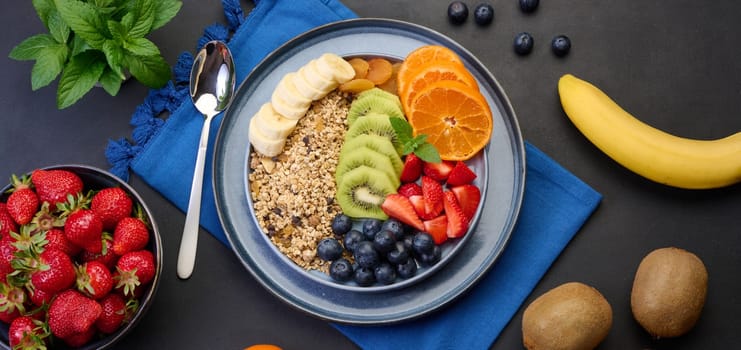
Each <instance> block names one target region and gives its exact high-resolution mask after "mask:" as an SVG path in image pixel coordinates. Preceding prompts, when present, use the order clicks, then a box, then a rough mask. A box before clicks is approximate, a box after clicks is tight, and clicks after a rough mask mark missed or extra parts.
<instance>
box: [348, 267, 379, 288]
mask: <svg viewBox="0 0 741 350" xmlns="http://www.w3.org/2000/svg"><path fill="white" fill-rule="evenodd" d="M353 279H354V280H355V283H357V284H358V285H359V286H361V287H367V286H370V285H372V284H373V283H376V275H375V274H374V273H373V269H371V268H369V267H358V268H357V269H355V274H354V275H353Z"/></svg>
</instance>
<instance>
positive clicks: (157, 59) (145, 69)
mask: <svg viewBox="0 0 741 350" xmlns="http://www.w3.org/2000/svg"><path fill="white" fill-rule="evenodd" d="M125 61H126V66H128V68H129V71H130V72H131V75H133V76H134V77H135V78H136V80H138V81H139V82H141V83H142V84H144V85H146V86H148V87H151V88H161V87H163V86H165V84H167V82H168V81H169V80H170V65H168V64H167V62H166V61H165V59H164V58H162V56H136V55H128V56H125Z"/></svg>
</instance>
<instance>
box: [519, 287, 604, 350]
mask: <svg viewBox="0 0 741 350" xmlns="http://www.w3.org/2000/svg"><path fill="white" fill-rule="evenodd" d="M611 327H612V308H611V307H610V303H608V302H607V300H606V299H605V297H604V296H602V294H601V293H600V292H599V291H598V290H597V289H595V288H593V287H591V286H588V285H586V284H584V283H580V282H569V283H564V284H562V285H560V286H558V287H556V288H553V289H551V290H550V291H548V292H546V293H545V294H543V295H541V296H540V297H538V298H537V299H535V300H534V301H533V302H532V303H530V305H528V307H527V309H525V312H524V314H523V316H522V341H523V343H524V345H525V348H527V349H529V350H546V349H547V350H567V349H568V350H591V349H594V348H595V347H597V345H599V343H601V342H602V340H604V339H605V337H607V334H608V333H609V332H610V328H611Z"/></svg>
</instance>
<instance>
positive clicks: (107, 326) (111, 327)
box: [95, 293, 137, 334]
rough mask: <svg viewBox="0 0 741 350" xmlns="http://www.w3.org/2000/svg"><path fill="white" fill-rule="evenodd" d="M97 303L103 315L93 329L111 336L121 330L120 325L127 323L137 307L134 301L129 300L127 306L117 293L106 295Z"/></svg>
mask: <svg viewBox="0 0 741 350" xmlns="http://www.w3.org/2000/svg"><path fill="white" fill-rule="evenodd" d="M99 303H100V306H101V307H103V313H102V314H101V315H100V317H99V318H98V320H97V321H95V328H97V329H98V330H99V331H100V332H101V333H104V334H111V333H113V332H115V331H117V330H118V329H119V328H121V325H123V324H124V323H126V322H128V321H129V319H130V318H131V315H132V312H133V311H134V310H136V307H137V303H136V299H131V302H130V303H128V305H127V302H126V301H125V300H124V298H123V297H122V296H121V295H120V294H118V293H110V294H108V295H106V296H105V297H103V299H101V300H100V301H99Z"/></svg>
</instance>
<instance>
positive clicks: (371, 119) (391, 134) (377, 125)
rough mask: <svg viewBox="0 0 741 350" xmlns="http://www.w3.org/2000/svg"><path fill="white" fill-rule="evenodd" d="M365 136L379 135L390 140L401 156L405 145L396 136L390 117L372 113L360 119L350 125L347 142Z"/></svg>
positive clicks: (346, 136)
mask: <svg viewBox="0 0 741 350" xmlns="http://www.w3.org/2000/svg"><path fill="white" fill-rule="evenodd" d="M365 134H370V135H379V136H383V137H386V138H388V139H389V140H391V143H392V144H393V145H394V149H395V150H396V153H397V154H401V151H402V146H403V145H402V143H401V140H399V136H398V135H396V131H394V127H393V126H391V121H390V120H389V116H388V115H386V114H380V113H376V112H371V113H368V114H367V115H366V116H364V117H362V118H358V119H357V120H356V121H355V123H353V124H352V125H350V128H349V129H347V133H346V134H345V141H347V140H350V139H352V138H355V137H358V136H360V135H365Z"/></svg>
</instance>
